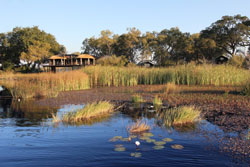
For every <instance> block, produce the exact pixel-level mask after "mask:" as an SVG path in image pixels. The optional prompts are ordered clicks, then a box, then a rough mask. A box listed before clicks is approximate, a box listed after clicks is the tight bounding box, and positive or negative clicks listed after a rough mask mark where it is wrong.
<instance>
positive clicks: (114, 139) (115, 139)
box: [109, 136, 122, 142]
mask: <svg viewBox="0 0 250 167" xmlns="http://www.w3.org/2000/svg"><path fill="white" fill-rule="evenodd" d="M121 139H122V136H115V137H113V138H111V139H109V141H110V142H116V141H118V140H121Z"/></svg>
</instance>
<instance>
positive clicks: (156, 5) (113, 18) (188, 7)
mask: <svg viewBox="0 0 250 167" xmlns="http://www.w3.org/2000/svg"><path fill="white" fill-rule="evenodd" d="M0 9H1V14H0V22H1V23H0V32H8V31H11V30H12V29H13V28H14V27H16V26H19V27H27V26H29V27H31V26H39V28H40V29H42V30H44V31H46V32H48V33H51V34H53V35H54V36H55V37H56V39H57V41H58V42H59V43H60V44H63V45H64V46H66V48H67V51H68V52H69V53H70V52H76V51H81V46H82V41H83V40H84V39H85V38H89V37H92V36H96V37H97V36H98V35H99V34H100V31H101V30H106V29H109V30H111V31H112V32H114V33H116V34H122V33H125V32H126V29H127V28H128V27H136V28H138V29H140V30H141V31H142V32H143V33H144V32H146V31H161V30H163V29H165V28H166V29H169V28H171V27H179V28H180V29H181V31H183V32H190V33H197V32H200V31H201V30H202V29H204V28H206V27H208V26H209V25H210V24H211V23H213V22H215V21H216V20H218V19H220V18H221V17H222V16H224V15H236V14H241V15H244V16H247V17H249V18H250V0H88V1H87V0H0Z"/></svg>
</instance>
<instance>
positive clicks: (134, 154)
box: [130, 152, 141, 158]
mask: <svg viewBox="0 0 250 167" xmlns="http://www.w3.org/2000/svg"><path fill="white" fill-rule="evenodd" d="M130 156H131V157H135V158H139V157H141V153H138V152H135V153H131V154H130Z"/></svg>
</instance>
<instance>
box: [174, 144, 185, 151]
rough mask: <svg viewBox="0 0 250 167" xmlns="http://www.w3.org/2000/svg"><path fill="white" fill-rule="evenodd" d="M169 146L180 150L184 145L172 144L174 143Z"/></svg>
mask: <svg viewBox="0 0 250 167" xmlns="http://www.w3.org/2000/svg"><path fill="white" fill-rule="evenodd" d="M171 147H172V148H173V149H177V150H181V149H183V148H184V147H183V146H182V145H180V144H174V145H171Z"/></svg>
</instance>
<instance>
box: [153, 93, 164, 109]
mask: <svg viewBox="0 0 250 167" xmlns="http://www.w3.org/2000/svg"><path fill="white" fill-rule="evenodd" d="M153 105H154V107H159V106H161V105H162V99H161V98H159V97H158V96H155V98H154V100H153Z"/></svg>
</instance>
